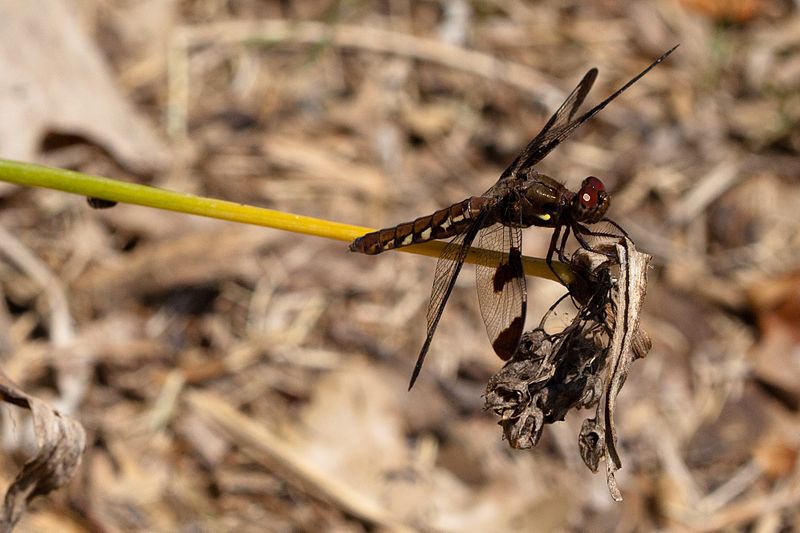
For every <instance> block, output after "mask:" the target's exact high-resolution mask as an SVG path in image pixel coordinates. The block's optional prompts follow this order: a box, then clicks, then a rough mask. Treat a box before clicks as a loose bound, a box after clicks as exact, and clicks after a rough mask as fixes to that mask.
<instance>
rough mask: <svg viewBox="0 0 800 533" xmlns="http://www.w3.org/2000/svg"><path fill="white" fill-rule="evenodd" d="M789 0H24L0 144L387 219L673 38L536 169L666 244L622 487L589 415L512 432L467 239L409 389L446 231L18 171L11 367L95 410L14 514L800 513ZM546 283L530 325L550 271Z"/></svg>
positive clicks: (8, 5) (9, 58) (236, 519)
mask: <svg viewBox="0 0 800 533" xmlns="http://www.w3.org/2000/svg"><path fill="white" fill-rule="evenodd" d="M798 9H799V8H798V5H797V4H796V3H793V2H789V1H783V2H781V1H770V0H763V1H760V2H759V1H756V0H751V1H746V0H742V1H734V0H730V1H716V2H715V1H714V0H691V1H690V0H685V1H682V2H677V1H670V0H659V1H643V2H636V3H617V2H591V3H589V2H579V1H575V2H561V1H546V2H536V3H527V2H523V1H508V2H502V1H476V2H467V1H460V0H442V1H439V2H417V1H409V0H388V1H385V2H378V3H372V2H327V1H304V2H269V1H256V0H228V1H225V0H196V1H188V0H187V1H180V2H179V1H170V0H140V1H133V0H130V1H123V0H84V1H80V2H77V1H76V2H67V1H64V2H61V1H55V0H53V1H47V0H38V1H34V2H27V3H26V2H13V1H0V30H1V31H0V67H1V68H0V72H1V73H0V156H2V157H6V158H16V159H23V160H27V161H33V162H40V163H45V164H49V165H54V166H60V167H64V168H73V169H77V170H80V171H83V172H87V173H93V174H99V175H106V176H110V177H115V178H119V179H124V180H130V181H136V182H141V183H148V184H153V185H157V186H160V187H165V188H169V189H174V190H180V191H184V192H191V193H196V194H201V195H207V196H214V197H219V198H225V199H229V200H235V201H241V202H245V203H250V204H255V205H260V206H265V207H271V208H274V209H280V210H283V211H288V212H293V213H299V214H305V215H311V216H317V217H322V218H327V219H332V220H337V221H342V222H348V223H352V224H358V225H366V226H372V227H378V226H385V225H390V224H394V223H398V222H401V221H405V220H408V219H411V218H414V217H415V216H419V215H423V214H426V213H428V212H431V211H433V210H435V209H437V208H439V207H442V206H445V205H449V204H450V203H453V202H455V201H459V200H462V199H463V198H466V197H468V196H470V195H473V194H479V193H480V192H481V191H483V190H485V189H486V188H488V187H489V186H490V185H491V184H492V183H494V181H495V180H496V178H497V176H498V175H499V173H500V172H501V171H502V169H503V168H504V166H505V165H506V164H508V162H510V161H511V159H513V157H514V155H515V153H516V151H517V150H519V149H520V148H521V147H522V146H524V144H525V143H526V142H527V141H528V140H529V138H530V137H531V136H532V135H533V134H535V133H536V131H538V129H539V128H540V127H541V126H542V125H543V123H544V122H545V121H546V120H547V118H548V116H549V115H550V113H552V112H553V111H554V109H555V108H556V107H557V106H558V104H559V103H560V101H561V99H563V97H564V96H565V95H566V94H567V93H568V92H569V91H570V90H571V89H572V87H573V86H574V85H575V84H576V83H577V81H578V80H579V79H580V77H581V76H582V75H583V73H584V72H585V71H586V70H587V69H588V68H589V67H592V66H597V67H598V68H599V69H600V75H599V78H598V81H597V84H596V87H595V89H594V92H592V93H591V94H590V95H589V97H588V99H587V100H588V104H589V105H593V104H594V103H596V102H597V101H599V100H600V99H601V98H603V97H605V95H607V94H608V93H609V92H610V91H611V90H613V89H614V88H616V87H617V86H619V85H621V84H622V83H624V81H626V80H627V79H629V78H630V77H631V76H633V75H634V74H635V73H637V72H638V71H639V70H641V69H642V68H643V67H644V66H645V65H646V64H648V63H649V62H650V61H652V60H653V59H654V58H655V57H657V56H658V55H660V54H661V53H662V52H663V51H665V50H666V49H668V48H670V47H671V46H672V45H674V44H676V43H680V44H681V46H680V48H679V49H678V50H677V51H676V52H675V53H674V54H673V55H672V56H671V57H670V58H669V59H668V60H667V61H666V62H665V63H664V64H663V65H660V66H659V67H657V68H656V69H655V70H654V71H652V72H651V73H650V74H649V75H648V76H646V77H645V78H644V79H643V80H641V81H640V82H639V83H638V84H637V85H635V86H634V87H633V88H632V89H630V91H629V92H628V93H626V94H625V95H624V96H622V97H621V98H620V99H619V100H617V101H615V102H614V103H613V104H612V105H611V106H610V107H609V108H608V109H606V110H605V111H603V112H602V113H601V114H600V115H599V116H598V117H597V118H595V119H594V120H593V121H592V122H590V123H589V124H587V125H585V126H584V127H583V128H582V129H581V130H580V131H579V132H578V133H577V134H576V135H575V136H574V138H572V139H571V140H570V141H569V142H568V143H566V144H565V145H563V146H562V147H560V148H559V149H558V150H557V151H556V152H554V153H553V154H551V156H550V157H549V158H548V159H547V160H546V161H545V162H544V163H543V164H542V165H541V167H540V170H542V171H544V172H546V173H547V174H549V175H552V176H554V177H556V178H557V179H560V180H563V181H564V183H565V184H566V185H567V186H568V187H570V188H573V189H574V188H576V187H577V185H578V184H579V183H580V180H581V179H582V178H583V177H585V176H587V175H596V176H599V177H601V178H602V179H603V180H604V181H605V182H606V184H607V186H608V187H609V188H610V189H611V191H612V194H613V197H612V207H611V211H610V215H611V216H612V217H613V218H614V219H615V220H616V221H618V222H619V223H620V224H621V225H623V226H624V227H625V228H626V229H627V230H628V231H629V232H630V234H631V236H632V237H633V238H634V240H635V241H636V243H637V246H638V248H639V249H641V250H643V251H646V252H648V253H650V254H652V255H653V257H654V259H653V263H652V264H653V268H652V270H651V272H650V280H651V284H650V288H649V294H648V300H647V302H646V307H645V315H644V318H643V325H644V327H645V329H646V330H647V331H648V333H649V334H650V336H651V337H652V339H653V341H654V346H653V349H652V351H651V352H650V354H649V355H648V357H647V358H646V359H645V360H643V361H639V362H637V363H636V364H635V365H634V366H633V368H632V371H631V374H630V376H629V378H628V382H627V383H626V386H625V388H624V389H623V391H622V394H621V395H620V399H619V411H618V415H617V425H618V431H619V433H620V438H621V453H622V460H623V464H624V466H623V469H622V471H620V472H619V474H618V480H619V482H620V488H621V490H622V493H623V496H624V497H625V501H624V502H623V503H621V504H616V503H613V502H612V501H611V498H610V496H609V495H608V492H607V489H606V486H605V479H604V476H603V475H602V474H599V475H592V474H591V473H590V472H589V471H588V470H587V469H586V468H585V467H584V465H583V464H582V462H581V460H580V457H579V455H578V451H577V442H576V435H577V432H578V429H579V426H580V421H581V419H582V418H583V416H581V415H582V414H581V413H578V414H576V415H574V416H573V417H569V418H568V419H567V420H566V422H564V423H559V424H555V425H554V426H551V427H548V428H547V429H546V430H545V434H544V437H543V439H542V441H541V442H540V444H539V446H538V447H537V448H536V449H534V450H526V451H519V450H510V449H509V448H508V446H507V444H506V443H505V442H503V441H502V440H501V433H500V429H499V428H498V427H497V426H496V418H495V416H494V415H492V414H491V413H486V412H484V411H483V410H482V398H481V394H482V391H483V386H484V384H485V381H486V379H487V378H488V377H489V376H490V375H491V374H492V372H494V371H495V370H497V368H499V366H500V364H501V363H500V361H499V360H497V359H496V358H495V356H494V355H493V354H492V350H491V348H490V345H489V343H488V341H487V339H486V334H485V331H484V329H483V325H482V323H481V319H480V315H479V312H478V309H477V305H476V301H475V295H474V281H473V279H472V275H471V272H472V271H471V268H469V267H467V268H465V272H464V273H463V274H462V279H461V280H460V281H459V283H458V284H457V286H456V289H455V292H454V294H453V297H452V298H451V302H450V304H449V306H448V310H447V312H446V313H445V316H444V319H443V321H442V324H441V326H440V328H439V331H438V333H437V336H436V338H435V340H434V343H433V347H432V349H431V353H430V356H429V361H428V364H427V366H426V368H425V370H424V371H423V374H422V376H421V379H420V382H419V383H418V385H417V387H416V388H415V389H414V391H413V392H411V393H407V392H406V383H407V379H408V376H409V373H410V370H411V366H412V363H413V359H414V357H415V356H416V353H417V351H418V349H419V346H420V345H421V343H422V340H423V337H424V326H425V317H424V313H425V307H426V305H427V300H428V295H429V291H430V283H431V280H432V277H433V268H434V261H433V260H432V259H429V258H423V257H417V256H411V255H407V254H400V253H392V254H385V255H382V256H379V257H365V256H357V255H353V254H351V253H349V252H347V250H346V247H345V246H344V245H343V244H342V243H339V242H329V241H325V240H322V239H318V238H313V237H303V236H296V235H290V234H284V233H280V232H278V231H274V230H268V229H263V228H251V227H244V226H236V225H233V224H230V223H223V222H218V221H210V220H206V219H200V218H193V217H189V216H182V215H178V214H172V213H166V212H159V211H156V210H152V209H146V208H141V207H134V206H124V205H121V206H118V207H116V208H114V209H112V210H109V211H94V210H91V209H89V208H88V207H87V205H86V201H85V200H84V199H83V198H80V197H75V196H70V195H66V194H62V193H57V192H52V191H42V190H23V189H20V188H16V187H11V186H4V187H3V188H2V189H0V192H1V193H2V198H0V202H2V211H0V228H2V229H0V253H1V254H2V257H3V258H4V260H3V261H2V262H0V282H1V283H0V288H1V289H2V291H3V300H2V301H3V303H4V305H3V306H2V307H0V342H1V343H2V354H3V369H4V370H5V372H6V373H8V374H9V375H10V376H11V377H12V378H13V379H15V380H16V381H17V382H18V383H19V384H20V385H21V386H22V387H23V388H24V389H25V390H26V391H27V392H29V393H31V394H34V395H36V396H38V397H40V398H43V399H46V400H48V401H50V402H52V403H54V404H55V405H56V406H58V407H60V408H62V409H64V410H65V411H67V412H70V413H72V414H73V415H74V416H75V417H77V418H78V419H79V420H80V421H81V422H82V423H83V424H84V426H85V427H86V429H87V432H88V450H87V452H86V454H85V456H84V460H83V464H82V467H81V469H80V471H79V472H78V474H77V475H76V477H75V479H74V480H73V482H72V483H71V484H70V485H69V486H68V487H67V488H65V489H63V490H61V491H58V492H56V493H54V494H52V495H50V496H48V497H45V498H40V499H38V500H36V502H35V503H34V505H33V507H32V509H31V510H30V512H29V513H28V514H27V515H26V517H25V518H24V519H23V522H22V523H21V525H20V527H19V530H20V531H44V530H46V529H50V530H54V529H55V528H57V529H58V530H60V531H70V530H73V531H88V530H103V531H139V530H149V531H175V530H186V531H195V530H197V531H227V530H238V531H306V530H307V531H321V530H334V529H335V530H337V531H364V530H372V529H374V528H376V527H377V529H379V530H382V529H383V528H389V529H391V528H395V529H403V528H404V527H408V528H415V529H422V530H436V531H550V530H583V531H585V530H592V531H633V530H640V531H641V530H651V529H654V528H674V529H675V530H713V529H718V528H721V527H726V526H727V527H732V528H741V527H746V526H750V527H751V528H753V530H754V531H763V532H770V531H789V530H790V529H792V527H793V526H794V527H795V528H797V527H800V514H798V510H797V509H798V503H800V467H798V462H797V461H796V458H797V453H798V447H800V416H799V415H798V409H799V408H800V348H798V338H800V328H798V318H800V270H798V264H799V263H798V259H799V257H798V256H800V253H799V252H800V248H798V240H799V238H798V226H799V223H800V183H799V182H798V176H800V157H798V150H800V127H798V126H799V125H800V90H799V89H800V16H798ZM295 22H298V23H297V24H295ZM331 28H337V31H336V32H335V33H333V32H331V31H330V29H331ZM548 239H549V233H548V232H547V231H545V230H541V229H535V228H534V229H530V230H527V231H526V236H525V245H524V250H525V253H526V254H528V255H533V256H541V255H543V254H544V252H545V250H546V245H547V242H548ZM529 290H530V293H531V306H530V309H529V315H528V316H529V323H528V324H529V326H531V325H532V324H535V323H536V322H537V321H538V318H539V317H540V316H541V314H542V313H543V311H544V310H545V309H546V308H547V307H548V306H549V305H550V304H551V303H552V302H553V301H555V299H556V298H557V297H558V296H559V295H560V294H561V290H560V288H559V287H558V286H557V285H556V284H554V283H551V282H546V281H540V280H534V279H529ZM584 414H585V413H584ZM5 422H6V424H5V426H6V432H5V434H6V438H5V439H4V442H5V448H6V453H4V454H3V455H2V459H1V460H0V466H2V468H0V471H2V475H3V477H4V479H5V482H6V484H7V483H8V482H10V480H11V478H13V476H14V475H15V473H16V472H17V470H18V467H19V464H20V461H22V460H24V457H25V454H26V453H29V450H27V449H26V448H25V447H24V446H21V445H19V444H14V443H18V442H19V439H20V435H19V433H20V426H18V425H15V424H14V423H12V422H9V421H8V420H5Z"/></svg>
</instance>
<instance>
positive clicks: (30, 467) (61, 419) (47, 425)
mask: <svg viewBox="0 0 800 533" xmlns="http://www.w3.org/2000/svg"><path fill="white" fill-rule="evenodd" d="M0 395H1V396H2V399H3V400H4V401H6V402H8V403H12V404H14V405H17V406H19V407H23V408H26V409H30V411H31V413H32V415H33V428H34V433H35V435H36V444H37V447H38V452H37V453H36V455H35V456H34V457H32V458H31V459H29V460H28V461H27V462H26V463H25V465H24V466H23V467H22V470H21V471H20V472H19V474H17V477H16V478H15V479H14V482H13V483H12V484H11V486H10V487H9V488H8V491H7V492H6V496H5V501H4V502H3V514H2V517H0V530H2V531H10V530H11V529H12V528H13V527H14V525H15V524H16V523H17V522H18V521H19V519H20V518H21V517H22V513H23V512H24V511H25V509H26V508H27V506H28V503H29V502H30V501H31V500H32V499H33V498H35V497H36V496H41V495H44V494H47V493H49V492H51V491H53V490H55V489H57V488H60V487H62V486H64V485H65V484H66V483H67V482H69V480H70V479H71V478H72V475H73V474H74V473H75V470H76V469H77V467H78V465H79V464H80V461H81V455H82V454H83V450H84V448H85V445H86V434H85V432H84V430H83V427H82V426H81V425H80V424H79V423H78V422H77V421H76V420H74V419H73V418H71V417H69V416H67V415H65V414H63V413H60V412H58V411H56V410H55V409H53V408H52V407H50V406H49V405H47V404H46V403H44V402H43V401H41V400H39V399H37V398H34V397H33V396H29V395H27V394H25V393H24V392H22V390H20V389H19V387H17V386H16V385H15V384H14V383H13V382H12V381H11V379H9V378H8V376H6V375H5V374H4V373H3V372H2V371H0Z"/></svg>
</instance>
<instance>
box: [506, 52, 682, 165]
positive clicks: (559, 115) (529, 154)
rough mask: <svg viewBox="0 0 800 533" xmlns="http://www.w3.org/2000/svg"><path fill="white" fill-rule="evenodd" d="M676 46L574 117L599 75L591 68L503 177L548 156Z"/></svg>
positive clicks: (662, 59)
mask: <svg viewBox="0 0 800 533" xmlns="http://www.w3.org/2000/svg"><path fill="white" fill-rule="evenodd" d="M677 47H678V46H677V45H676V46H674V47H672V48H671V49H669V50H667V51H666V52H665V53H664V54H663V55H662V56H661V57H659V58H658V59H656V60H655V61H653V62H652V63H650V65H649V66H648V67H647V68H646V69H644V70H643V71H641V72H640V73H639V74H637V75H636V76H634V77H633V78H632V79H631V80H630V81H629V82H628V83H626V84H625V85H623V86H622V87H620V88H619V89H617V90H616V91H615V92H614V93H613V94H612V95H611V96H609V97H608V98H606V99H605V100H603V101H602V102H600V103H599V104H597V105H596V106H594V107H593V108H592V109H590V110H589V111H587V112H586V113H584V114H583V115H581V116H579V117H578V118H574V117H575V114H576V113H577V111H578V109H579V108H580V106H581V104H582V103H583V101H584V99H585V98H586V95H587V94H588V93H589V89H591V88H592V85H593V84H594V80H595V78H597V69H594V68H593V69H591V70H589V72H587V73H586V75H584V76H583V79H582V80H581V81H580V83H578V86H577V87H575V90H573V91H572V93H570V95H569V96H568V97H567V99H566V100H564V103H563V104H561V107H559V108H558V111H556V112H555V114H554V115H553V116H552V117H550V120H548V121H547V124H545V126H544V128H542V131H540V132H539V133H538V134H537V135H536V137H534V138H533V139H532V140H531V142H529V143H528V146H526V147H525V149H524V150H522V152H521V153H520V154H519V155H518V156H517V158H516V159H515V160H514V162H512V163H511V165H509V167H508V168H507V169H506V170H505V172H503V174H502V175H501V177H500V179H503V178H504V177H506V176H509V175H512V174H515V173H517V172H519V170H520V169H523V168H528V167H531V166H533V165H535V164H536V163H538V162H539V161H541V160H542V159H544V158H545V156H547V154H549V153H550V152H551V151H553V149H554V148H555V147H556V146H558V145H559V144H561V143H562V142H563V141H564V140H565V139H566V138H567V137H569V136H570V135H571V134H572V133H573V132H574V131H575V130H576V129H578V127H580V126H581V124H583V123H584V122H586V121H587V120H589V119H590V118H592V117H593V116H595V115H596V114H597V113H598V112H599V111H600V110H601V109H603V108H604V107H606V106H607V105H608V104H609V103H611V101H613V100H614V99H615V98H616V97H618V96H619V95H621V94H622V93H623V92H625V91H626V90H627V89H628V88H629V87H630V86H631V85H633V84H634V83H636V82H637V81H639V80H640V79H641V78H642V76H644V75H645V74H647V73H648V72H650V70H651V69H652V68H653V67H655V66H656V65H658V64H659V63H661V62H662V61H664V59H666V58H667V56H669V55H670V54H671V53H672V52H673V51H674V50H675V48H677Z"/></svg>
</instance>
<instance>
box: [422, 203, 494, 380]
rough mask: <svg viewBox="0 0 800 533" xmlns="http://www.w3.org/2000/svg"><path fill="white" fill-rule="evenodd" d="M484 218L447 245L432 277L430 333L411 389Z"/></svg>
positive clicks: (423, 346) (429, 308)
mask: <svg viewBox="0 0 800 533" xmlns="http://www.w3.org/2000/svg"><path fill="white" fill-rule="evenodd" d="M484 219H485V215H481V216H480V217H479V218H478V219H477V220H476V221H475V223H474V224H473V225H472V226H470V228H469V229H468V230H467V231H466V232H464V233H462V234H461V235H456V236H455V237H453V239H452V240H451V241H450V242H449V243H447V246H445V248H444V250H443V251H442V255H440V256H439V260H438V261H437V262H436V273H435V274H434V276H433V290H432V291H431V301H430V303H429V304H428V332H427V335H426V337H425V343H424V344H423V345H422V349H421V350H420V352H419V355H418V356H417V363H416V364H415V365H414V371H413V372H412V374H411V381H410V383H409V385H408V388H409V390H411V387H413V386H414V383H415V382H416V381H417V377H419V372H420V370H422V364H423V363H424V362H425V356H426V355H427V354H428V348H430V346H431V341H432V340H433V334H434V333H435V332H436V326H438V325H439V319H440V318H442V312H443V311H444V307H445V305H447V299H448V298H449V297H450V293H451V292H453V287H454V286H455V284H456V279H457V278H458V274H459V272H461V267H462V266H463V265H464V259H465V258H466V257H467V252H469V247H470V245H471V244H472V241H473V240H475V235H477V233H478V230H480V228H481V225H482V223H483V220H484Z"/></svg>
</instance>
